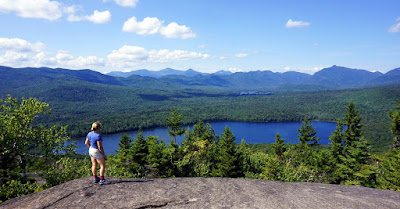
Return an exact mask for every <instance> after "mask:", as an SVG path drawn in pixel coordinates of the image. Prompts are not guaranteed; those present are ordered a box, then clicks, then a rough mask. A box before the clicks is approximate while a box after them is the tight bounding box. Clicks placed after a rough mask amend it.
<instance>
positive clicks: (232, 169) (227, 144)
mask: <svg viewBox="0 0 400 209" xmlns="http://www.w3.org/2000/svg"><path fill="white" fill-rule="evenodd" d="M216 154H217V155H216V156H215V158H217V160H216V161H217V162H216V166H215V167H216V169H215V170H214V174H213V175H214V176H221V177H234V176H236V171H237V168H236V165H235V163H237V157H236V155H235V154H236V138H235V137H234V136H233V133H232V131H231V130H230V129H229V127H228V126H227V127H225V130H224V133H222V137H221V139H220V140H219V141H218V144H217V151H216Z"/></svg>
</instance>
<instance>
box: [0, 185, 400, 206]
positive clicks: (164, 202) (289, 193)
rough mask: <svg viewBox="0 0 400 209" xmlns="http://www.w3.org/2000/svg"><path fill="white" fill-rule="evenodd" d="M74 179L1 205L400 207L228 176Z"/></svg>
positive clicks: (362, 194) (352, 193)
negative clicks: (105, 181) (103, 182)
mask: <svg viewBox="0 0 400 209" xmlns="http://www.w3.org/2000/svg"><path fill="white" fill-rule="evenodd" d="M108 180H109V181H111V184H109V185H99V184H95V183H93V182H92V177H86V178H81V179H76V180H73V181H70V182H67V183H64V184H61V185H58V186H55V187H52V188H49V189H47V190H44V191H41V192H38V193H35V194H30V195H26V196H23V197H19V198H14V199H11V200H8V201H6V202H4V203H3V204H1V205H0V208H24V209H25V208H140V209H143V208H324V209H328V208H335V209H336V208H364V209H365V208H400V192H396V191H389V190H379V189H372V188H366V187H359V186H343V185H329V184H318V183H289V182H278V181H265V180H259V179H231V178H165V179H127V178H108Z"/></svg>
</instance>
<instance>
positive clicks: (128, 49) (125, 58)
mask: <svg viewBox="0 0 400 209" xmlns="http://www.w3.org/2000/svg"><path fill="white" fill-rule="evenodd" d="M209 57H210V55H208V54H202V53H199V52H191V51H186V50H168V49H159V50H158V49H152V50H147V49H145V48H143V47H140V46H128V45H125V46H123V47H121V48H119V49H117V50H113V51H112V52H111V53H110V54H109V55H108V56H107V58H108V64H109V65H110V66H112V67H129V66H135V65H138V64H143V63H163V62H171V61H177V60H191V59H207V58H209Z"/></svg>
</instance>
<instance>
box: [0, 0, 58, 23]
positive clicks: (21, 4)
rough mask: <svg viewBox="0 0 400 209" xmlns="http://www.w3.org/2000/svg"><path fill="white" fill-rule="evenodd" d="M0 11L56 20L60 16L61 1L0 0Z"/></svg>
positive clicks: (26, 16)
mask: <svg viewBox="0 0 400 209" xmlns="http://www.w3.org/2000/svg"><path fill="white" fill-rule="evenodd" d="M0 12H5V13H9V12H15V13H16V14H17V16H19V17H23V18H42V19H47V20H57V19H59V18H60V17H61V16H62V9H61V3H59V2H57V1H49V0H0Z"/></svg>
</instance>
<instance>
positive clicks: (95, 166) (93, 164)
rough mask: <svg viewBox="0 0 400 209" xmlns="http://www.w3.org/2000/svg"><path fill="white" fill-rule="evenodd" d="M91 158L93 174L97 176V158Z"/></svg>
mask: <svg viewBox="0 0 400 209" xmlns="http://www.w3.org/2000/svg"><path fill="white" fill-rule="evenodd" d="M90 159H92V173H93V176H97V160H96V159H95V158H93V157H91V158H90Z"/></svg>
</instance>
